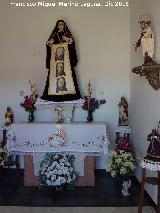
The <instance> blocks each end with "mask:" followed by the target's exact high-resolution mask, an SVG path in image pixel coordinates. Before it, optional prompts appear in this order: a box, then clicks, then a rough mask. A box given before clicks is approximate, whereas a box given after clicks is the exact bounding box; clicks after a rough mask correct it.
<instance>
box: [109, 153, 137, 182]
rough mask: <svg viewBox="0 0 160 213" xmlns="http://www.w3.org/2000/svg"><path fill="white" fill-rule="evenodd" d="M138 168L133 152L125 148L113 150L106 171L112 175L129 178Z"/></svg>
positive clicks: (123, 178) (124, 178)
mask: <svg viewBox="0 0 160 213" xmlns="http://www.w3.org/2000/svg"><path fill="white" fill-rule="evenodd" d="M135 168H136V159H135V157H134V155H133V154H132V153H131V152H127V151H124V150H119V151H117V152H116V151H112V152H111V153H110V155H109V159H108V163H107V168H106V171H107V172H109V173H110V174H111V176H112V177H115V178H119V179H122V180H128V179H129V178H130V177H131V176H132V175H133V170H134V169H135Z"/></svg>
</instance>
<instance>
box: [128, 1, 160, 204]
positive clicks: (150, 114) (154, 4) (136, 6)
mask: <svg viewBox="0 0 160 213" xmlns="http://www.w3.org/2000/svg"><path fill="white" fill-rule="evenodd" d="M130 8H131V45H133V44H135V43H136V42H137V40H138V38H139V36H140V26H138V18H139V17H140V16H141V15H143V14H148V15H149V16H150V17H151V20H152V28H153V30H154V33H155V60H156V62H160V30H159V29H160V22H159V11H160V1H159V0H154V1H153V0H141V1H139V0H133V1H131V5H130ZM143 62H144V61H143V57H142V53H141V48H140V49H139V50H137V52H135V51H134V48H133V46H131V70H132V68H133V67H135V66H139V65H142V64H143ZM159 106H160V91H155V90H154V89H153V88H152V87H151V86H150V85H149V83H148V81H147V80H146V79H145V77H141V78H140V76H139V75H136V74H134V73H132V74H131V114H130V117H131V124H132V129H133V135H132V136H133V142H134V145H135V147H136V150H137V151H138V152H139V153H140V155H141V156H145V155H146V151H147V148H148V145H149V142H148V141H147V139H146V138H147V135H148V134H149V133H150V132H151V130H152V129H153V128H157V125H158V121H159V120H160V110H159ZM152 175H154V174H152ZM136 176H137V177H138V179H139V180H141V172H140V169H137V171H136ZM146 189H147V191H148V193H149V194H150V196H151V197H152V198H153V200H154V201H155V202H156V196H157V194H156V187H153V186H152V185H149V184H146Z"/></svg>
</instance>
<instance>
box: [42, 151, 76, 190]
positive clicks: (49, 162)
mask: <svg viewBox="0 0 160 213" xmlns="http://www.w3.org/2000/svg"><path fill="white" fill-rule="evenodd" d="M73 161H74V156H73V155H59V154H53V153H47V154H46V155H45V156H44V159H43V160H42V161H41V163H40V171H39V178H40V182H41V185H44V186H52V187H55V188H63V187H67V188H68V189H71V188H73V187H74V185H75V183H76V180H77V174H76V172H75V171H74V169H73Z"/></svg>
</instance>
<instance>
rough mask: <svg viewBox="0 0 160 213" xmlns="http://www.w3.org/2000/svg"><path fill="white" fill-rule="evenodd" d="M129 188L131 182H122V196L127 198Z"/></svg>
mask: <svg viewBox="0 0 160 213" xmlns="http://www.w3.org/2000/svg"><path fill="white" fill-rule="evenodd" d="M130 187H131V180H124V181H123V183H122V195H123V196H125V197H126V196H129V195H130V193H129V192H128V190H129V188H130Z"/></svg>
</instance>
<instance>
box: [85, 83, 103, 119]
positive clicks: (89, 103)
mask: <svg viewBox="0 0 160 213" xmlns="http://www.w3.org/2000/svg"><path fill="white" fill-rule="evenodd" d="M87 90H88V95H87V96H84V103H83V106H82V109H83V110H86V111H87V112H88V116H87V122H92V121H93V112H94V111H95V110H96V109H99V107H100V106H101V105H102V104H105V103H106V100H105V99H101V100H98V99H96V98H93V97H92V91H93V90H92V84H91V82H90V81H89V82H88V89H87Z"/></svg>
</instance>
